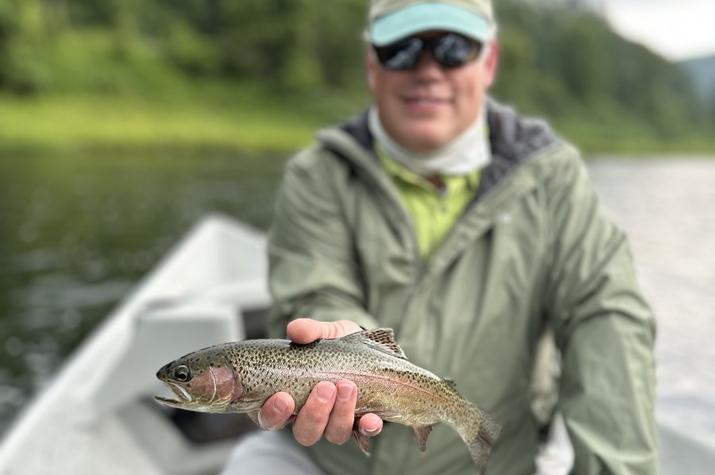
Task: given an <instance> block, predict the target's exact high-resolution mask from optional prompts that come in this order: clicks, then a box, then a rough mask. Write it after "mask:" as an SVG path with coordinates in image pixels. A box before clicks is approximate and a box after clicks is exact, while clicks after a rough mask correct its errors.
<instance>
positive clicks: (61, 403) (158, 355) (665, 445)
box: [0, 216, 715, 475]
mask: <svg viewBox="0 0 715 475" xmlns="http://www.w3.org/2000/svg"><path fill="white" fill-rule="evenodd" d="M266 273H267V261H266V241H265V237H264V236H263V235H262V234H260V233H258V232H256V231H254V230H252V229H250V228H248V227H246V226H244V225H242V224H240V223H238V222H236V221H234V220H231V219H229V218H225V217H221V216H209V217H207V218H205V219H204V220H202V221H201V222H200V223H199V224H197V225H196V227H195V228H194V229H193V230H192V231H190V232H189V234H188V235H187V236H186V237H185V238H184V239H183V240H182V241H181V242H180V243H179V244H178V245H177V246H176V247H175V249H174V250H173V251H172V252H171V253H170V254H169V255H168V256H167V257H166V258H165V259H164V260H163V261H162V262H161V263H160V264H159V265H158V266H157V268H156V269H155V270H154V271H153V272H151V273H150V275H149V276H148V277H147V278H146V279H145V280H144V281H143V282H142V283H141V284H140V285H139V286H138V287H137V289H136V290H135V291H134V292H133V293H132V294H131V295H130V296H129V297H128V298H127V300H125V301H124V302H123V303H122V305H121V306H120V307H119V309H118V310H116V311H115V312H114V313H112V314H111V315H110V316H109V317H108V318H107V320H106V321H105V322H104V323H103V324H102V325H100V327H99V328H98V329H96V330H95V331H94V332H93V333H92V334H91V335H90V336H89V337H88V338H87V340H86V341H85V342H84V343H83V345H82V346H80V348H78V349H77V350H76V351H75V353H74V354H73V355H72V357H71V358H70V359H69V360H68V361H67V362H66V363H65V365H64V367H63V368H62V370H61V371H60V372H59V373H58V375H57V377H56V379H55V380H54V381H53V382H52V383H51V384H50V385H49V386H48V387H47V388H46V390H45V391H44V392H43V393H41V394H40V395H39V396H38V397H37V398H36V399H35V400H34V401H32V403H31V404H30V405H29V406H28V407H27V408H26V410H25V411H24V412H23V413H22V414H21V415H20V417H19V418H18V419H17V421H16V422H15V424H14V425H13V427H11V428H10V430H9V431H8V432H7V434H6V436H5V439H4V441H3V443H2V445H1V446H0V475H34V474H38V475H40V474H41V475H45V474H48V473H52V474H56V475H84V474H87V475H89V474H91V475H95V474H103V475H104V474H107V475H114V474H117V475H124V474H126V475H129V474H132V475H134V474H142V475H159V474H185V475H199V474H211V473H218V472H219V471H220V470H221V467H222V466H223V465H224V463H225V462H226V460H227V459H228V457H229V453H230V451H231V450H232V448H233V446H234V445H235V443H236V440H237V438H238V437H240V434H241V433H242V432H244V431H245V430H252V429H253V428H254V426H253V424H252V423H251V422H250V421H248V419H246V418H245V416H237V417H239V419H236V418H234V417H233V416H230V415H207V414H196V413H189V412H186V411H178V412H173V411H167V410H166V409H165V408H162V407H161V406H159V405H158V404H156V403H155V402H154V401H153V400H152V397H153V395H155V394H160V393H161V392H162V391H164V390H165V388H164V387H163V385H162V384H161V383H160V382H159V381H158V380H157V379H156V377H155V375H154V373H155V370H156V368H159V367H160V366H161V365H163V364H164V363H166V362H167V361H170V360H172V359H173V358H176V357H177V355H182V354H185V353H188V352H190V351H193V350H196V349H198V348H201V347H205V346H209V345H212V344H215V343H220V342H224V341H228V340H239V339H243V338H244V337H246V336H247V337H260V336H262V324H263V316H264V312H265V310H266V309H267V307H268V306H269V304H270V297H269V294H268V290H267V285H266ZM168 336H170V338H169V337H168ZM240 418H244V419H240ZM659 430H660V439H661V448H662V462H663V463H662V465H663V470H662V473H663V474H664V475H671V474H672V475H675V474H689V475H700V474H703V475H704V474H706V473H708V474H709V473H712V467H713V466H715V453H713V450H711V449H710V448H707V447H705V446H703V445H700V444H699V443H698V442H697V441H694V440H692V439H690V438H689V437H688V436H687V435H685V434H683V433H682V432H679V431H678V430H675V429H672V428H669V427H665V426H663V425H659ZM572 462H573V452H572V450H571V446H570V443H569V441H568V436H567V434H566V430H565V428H564V426H563V423H562V422H561V421H560V420H559V419H557V421H556V423H555V424H554V426H553V428H552V432H551V438H550V442H549V444H548V445H547V446H546V447H544V449H543V451H542V453H541V454H540V456H539V458H538V460H537V465H538V475H561V474H566V473H568V471H569V469H570V467H571V464H572Z"/></svg>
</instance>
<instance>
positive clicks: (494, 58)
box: [484, 40, 499, 87]
mask: <svg viewBox="0 0 715 475" xmlns="http://www.w3.org/2000/svg"><path fill="white" fill-rule="evenodd" d="M487 48H489V51H487V57H486V58H484V69H485V70H486V85H487V87H490V86H491V85H492V84H494V79H495V78H496V75H497V68H498V66H499V42H498V41H497V40H494V41H492V42H491V43H489V45H487Z"/></svg>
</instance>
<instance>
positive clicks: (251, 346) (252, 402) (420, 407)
mask: <svg viewBox="0 0 715 475" xmlns="http://www.w3.org/2000/svg"><path fill="white" fill-rule="evenodd" d="M157 377H158V378H159V379H160V380H162V381H164V382H165V383H166V384H167V385H168V386H169V387H170V388H171V389H172V390H173V391H174V393H175V394H176V395H177V397H178V399H175V400H172V399H167V398H163V397H158V396H157V397H156V399H157V401H159V402H160V403H162V404H165V405H168V406H171V407H176V408H180V409H188V410H194V411H203V412H218V413H221V412H240V413H248V414H249V415H250V416H251V418H252V419H253V420H254V421H255V420H257V413H258V411H259V410H260V407H261V406H262V405H263V403H264V402H265V400H266V399H267V398H268V397H270V396H271V395H273V394H275V393H277V392H279V391H285V392H287V393H289V394H290V395H291V396H292V397H293V399H294V400H295V403H296V411H298V410H300V408H301V407H302V406H303V404H305V402H306V400H307V398H308V396H309V394H310V392H311V390H312V388H313V386H315V385H316V384H317V383H318V382H320V381H332V382H337V381H339V380H341V379H348V380H351V381H353V382H354V383H355V384H356V385H357V387H358V399H357V405H356V409H355V415H356V417H360V416H362V415H363V414H366V413H375V414H377V415H379V416H380V417H382V418H383V419H384V420H386V421H391V422H396V423H400V424H403V425H406V426H410V427H412V428H413V429H414V431H415V435H416V437H417V443H418V445H419V447H420V449H422V450H423V451H424V450H425V449H426V442H427V437H428V436H429V433H430V431H431V429H432V426H433V425H434V424H436V423H438V422H445V423H447V424H448V425H450V426H452V427H453V428H454V429H455V430H456V431H457V433H459V435H460V436H461V437H462V439H463V440H464V442H465V444H466V445H467V447H468V449H469V451H470V454H471V456H472V459H473V460H474V462H475V464H476V466H477V469H478V471H479V472H480V473H484V471H485V470H486V465H487V462H488V457H489V452H490V449H491V446H492V444H493V443H494V441H495V440H496V438H497V436H498V433H499V427H498V425H497V424H496V423H495V422H493V421H492V420H491V419H490V417H489V416H487V415H486V414H485V413H484V412H482V411H481V410H480V409H478V408H477V407H476V406H474V405H472V404H471V403H470V402H469V401H467V400H466V399H465V398H464V397H462V396H461V395H460V394H459V392H458V391H457V389H456V387H455V385H454V383H453V382H451V381H449V380H446V379H443V378H440V377H438V376H436V375H435V374H433V373H432V372H430V371H428V370H426V369H424V368H421V367H419V366H417V365H415V364H413V363H411V362H410V361H408V360H407V358H406V357H405V355H404V353H403V352H402V350H401V349H400V347H399V346H398V345H397V343H396V342H395V340H394V337H393V332H392V330H391V329H377V330H369V331H363V332H358V333H353V334H350V335H347V336H344V337H342V338H336V339H323V340H318V341H316V342H313V343H310V344H307V345H299V344H296V343H292V342H290V341H288V340H246V341H241V342H232V343H224V344H221V345H216V346H212V347H209V348H204V349H202V350H199V351H196V352H193V353H189V354H188V355H186V356H183V357H181V358H179V359H177V360H175V361H172V362H171V363H169V364H167V365H165V366H164V367H162V368H161V369H160V370H159V371H158V372H157ZM356 440H357V442H358V445H359V446H360V447H361V448H362V449H363V450H364V451H367V439H366V438H364V437H363V436H361V435H360V434H359V433H357V432H356Z"/></svg>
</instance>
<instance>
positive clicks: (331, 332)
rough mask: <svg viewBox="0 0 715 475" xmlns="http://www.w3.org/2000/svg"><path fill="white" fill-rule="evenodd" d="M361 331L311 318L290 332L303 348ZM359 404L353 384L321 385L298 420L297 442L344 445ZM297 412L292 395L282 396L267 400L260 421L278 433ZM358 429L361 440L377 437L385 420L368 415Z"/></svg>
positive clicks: (297, 322) (295, 428) (347, 324)
mask: <svg viewBox="0 0 715 475" xmlns="http://www.w3.org/2000/svg"><path fill="white" fill-rule="evenodd" d="M361 330H362V329H361V328H360V326H358V324H356V323H355V322H351V321H349V320H341V321H338V322H319V321H317V320H311V319H308V318H299V319H297V320H294V321H292V322H290V323H289V324H288V328H287V332H288V338H289V339H290V340H291V341H294V342H296V343H301V344H307V343H312V342H313V341H315V340H317V339H319V338H339V337H342V336H345V335H348V334H350V333H355V332H358V331H361ZM356 402H357V386H355V383H353V382H352V381H348V380H340V381H338V382H337V383H335V384H333V383H332V382H329V381H321V382H319V383H318V384H316V385H315V387H314V388H313V390H312V391H311V393H310V396H308V400H307V401H306V403H305V405H304V406H303V407H302V408H301V410H300V411H299V412H298V415H297V416H296V418H295V422H294V423H293V435H294V436H295V440H296V441H297V442H298V443H299V444H301V445H305V446H310V445H313V444H315V443H316V442H318V441H319V440H320V439H321V438H322V437H323V436H325V438H326V439H327V440H328V441H330V442H332V443H334V444H339V445H340V444H344V443H345V442H347V441H348V440H349V439H350V436H351V435H352V432H353V427H354V425H355V404H356ZM294 411H295V401H293V398H292V397H291V396H290V394H288V393H285V392H279V393H276V394H274V395H273V396H271V397H270V398H268V399H267V400H266V402H265V403H264V404H263V407H262V408H261V410H260V412H259V413H258V420H259V423H260V425H261V427H262V428H263V429H265V430H277V429H281V428H283V427H284V426H285V425H286V424H287V423H288V422H289V421H290V420H291V418H292V416H293V412H294ZM357 429H358V431H359V432H360V434H361V435H362V436H365V437H374V436H376V435H377V434H379V433H380V431H381V430H382V419H380V417H379V416H377V415H375V414H365V415H363V416H362V417H361V418H360V420H359V421H358V424H357Z"/></svg>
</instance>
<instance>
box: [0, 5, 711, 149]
mask: <svg viewBox="0 0 715 475" xmlns="http://www.w3.org/2000/svg"><path fill="white" fill-rule="evenodd" d="M496 3H497V6H498V17H499V20H500V27H501V29H500V35H501V41H502V64H501V70H500V75H499V79H498V84H497V86H496V88H495V90H494V94H495V95H496V96H498V97H499V98H501V99H502V100H505V101H507V102H511V103H513V104H515V105H517V106H518V107H520V108H521V109H524V110H526V111H527V112H531V113H539V114H545V115H546V116H547V117H549V118H550V119H552V120H553V121H555V122H556V123H557V125H558V126H559V127H560V128H562V129H565V132H566V133H570V134H575V135H576V136H577V137H578V138H579V139H580V140H581V143H582V144H583V145H584V146H586V147H587V148H598V147H599V146H600V145H599V144H603V143H609V142H610V143H615V142H618V141H621V142H624V143H626V147H628V146H631V145H632V146H634V147H636V148H637V147H638V142H639V140H640V139H641V138H642V139H644V140H646V139H647V140H656V141H658V140H663V141H666V140H680V141H681V142H682V141H687V140H688V139H689V138H690V137H694V138H696V139H697V137H702V136H704V135H705V134H706V133H707V131H709V130H712V127H713V124H714V123H715V117H713V115H715V112H713V111H715V108H713V107H712V106H709V105H706V104H702V103H700V102H698V100H697V99H696V95H695V93H694V92H693V88H692V86H691V84H690V82H689V81H688V80H687V78H686V77H685V75H684V74H683V72H682V71H681V69H680V68H678V67H676V66H675V65H672V64H670V63H668V62H666V61H665V60H663V59H662V58H660V57H659V56H657V55H655V54H653V53H651V52H650V51H648V50H646V49H645V48H643V47H641V46H638V45H636V44H633V43H629V42H627V41H625V40H623V39H622V38H620V37H618V36H616V35H615V34H614V33H612V32H611V31H610V30H609V29H608V27H607V25H606V24H605V23H604V22H603V21H602V20H601V19H600V18H598V17H597V16H594V15H592V14H589V13H586V12H578V11H563V10H551V9H547V8H545V7H539V8H538V9H537V8H536V7H534V6H533V4H528V5H526V4H523V3H522V2H517V1H514V0H511V1H507V0H500V1H498V2H496ZM328 5H329V7H328ZM366 5H367V0H336V1H331V2H329V4H328V3H327V2H325V0H152V1H149V2H148V1H141V0H71V1H69V0H0V57H2V58H3V60H2V61H0V90H4V91H6V92H7V93H10V94H17V95H37V94H43V93H52V94H54V93H76V92H82V93H87V92H91V93H99V94H118V93H119V94H121V93H126V92H141V93H143V94H149V95H151V94H152V93H154V92H156V93H160V92H162V91H167V90H171V88H172V87H173V86H175V85H177V84H197V83H200V82H202V81H225V82H229V83H237V84H258V85H259V86H260V87H261V88H262V89H263V90H265V91H267V92H268V93H269V94H271V95H273V96H281V95H285V96H286V97H291V95H292V96H295V95H301V94H305V93H315V92H316V91H325V92H326V93H328V94H333V95H334V94H339V95H344V96H350V97H365V87H364V77H363V76H364V74H363V70H362V53H361V49H362V40H361V31H362V28H363V25H364V18H365V10H366Z"/></svg>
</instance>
